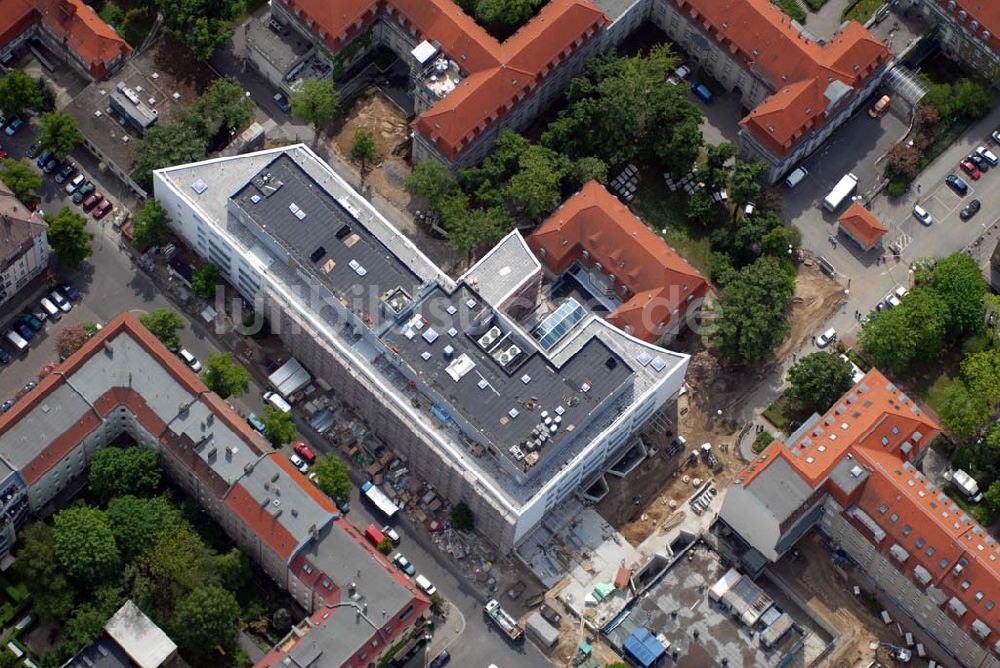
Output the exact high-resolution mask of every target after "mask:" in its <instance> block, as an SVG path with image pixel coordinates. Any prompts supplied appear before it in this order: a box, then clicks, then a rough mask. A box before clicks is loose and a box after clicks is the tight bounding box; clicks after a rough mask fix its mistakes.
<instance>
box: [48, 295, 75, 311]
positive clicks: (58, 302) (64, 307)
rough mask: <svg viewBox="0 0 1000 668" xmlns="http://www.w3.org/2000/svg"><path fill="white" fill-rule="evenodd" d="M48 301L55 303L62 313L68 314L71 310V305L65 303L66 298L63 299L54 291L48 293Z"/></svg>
mask: <svg viewBox="0 0 1000 668" xmlns="http://www.w3.org/2000/svg"><path fill="white" fill-rule="evenodd" d="M49 299H51V300H52V301H53V302H54V303H55V305H56V306H58V307H59V310H60V311H62V312H63V313H69V312H70V311H71V310H73V305H72V304H70V303H69V302H68V301H66V298H65V297H63V296H62V295H61V294H59V293H58V292H56V291H55V290H53V291H52V292H50V293H49Z"/></svg>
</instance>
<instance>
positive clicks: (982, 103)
mask: <svg viewBox="0 0 1000 668" xmlns="http://www.w3.org/2000/svg"><path fill="white" fill-rule="evenodd" d="M952 90H953V99H954V105H955V108H956V109H957V110H958V111H960V112H961V113H962V115H963V116H965V117H967V118H973V119H976V118H984V117H985V116H986V114H988V113H990V110H991V109H992V108H993V92H992V90H991V89H990V86H989V84H987V83H985V82H983V81H981V80H979V79H968V78H963V79H959V80H958V81H957V82H956V83H955V85H954V86H953V87H952Z"/></svg>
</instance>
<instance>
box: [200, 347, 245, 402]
mask: <svg viewBox="0 0 1000 668" xmlns="http://www.w3.org/2000/svg"><path fill="white" fill-rule="evenodd" d="M201 379H202V381H203V382H204V383H205V385H207V386H208V389H210V390H212V391H213V392H215V393H216V394H218V395H219V396H220V397H222V398H223V399H228V398H229V397H241V396H243V395H244V394H246V391H247V390H248V389H250V372H249V371H247V370H246V367H244V366H243V365H241V364H239V363H237V362H236V360H234V359H233V354H232V353H230V352H222V353H209V354H208V360H207V361H206V362H205V370H204V371H203V372H202V374H201Z"/></svg>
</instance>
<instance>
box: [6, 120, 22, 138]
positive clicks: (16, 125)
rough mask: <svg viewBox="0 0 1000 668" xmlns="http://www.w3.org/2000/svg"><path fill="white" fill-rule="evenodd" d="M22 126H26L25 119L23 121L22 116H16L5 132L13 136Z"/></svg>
mask: <svg viewBox="0 0 1000 668" xmlns="http://www.w3.org/2000/svg"><path fill="white" fill-rule="evenodd" d="M22 127H24V121H22V120H21V119H20V118H15V119H14V120H12V121H11V122H10V125H8V126H7V129H6V130H4V131H3V133H4V134H5V135H7V136H8V137H13V136H14V135H16V134H17V133H18V132H19V131H20V129H21V128H22Z"/></svg>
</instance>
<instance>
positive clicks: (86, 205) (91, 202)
mask: <svg viewBox="0 0 1000 668" xmlns="http://www.w3.org/2000/svg"><path fill="white" fill-rule="evenodd" d="M102 199H104V195H103V194H101V193H98V192H95V193H92V194H91V195H89V196H88V197H87V199H85V200H83V210H84V211H90V210H91V209H93V208H94V207H95V206H97V205H98V204H100V203H101V200H102Z"/></svg>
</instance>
